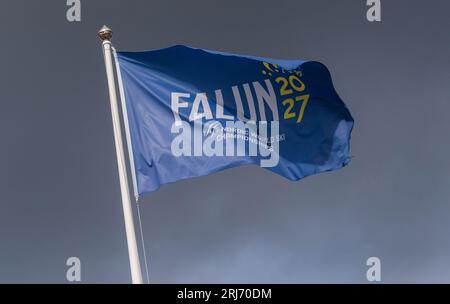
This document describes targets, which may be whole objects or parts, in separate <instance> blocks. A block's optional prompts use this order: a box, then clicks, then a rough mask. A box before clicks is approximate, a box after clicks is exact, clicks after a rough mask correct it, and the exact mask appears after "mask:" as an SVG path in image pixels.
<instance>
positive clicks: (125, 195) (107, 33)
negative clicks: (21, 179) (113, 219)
mask: <svg viewBox="0 0 450 304" xmlns="http://www.w3.org/2000/svg"><path fill="white" fill-rule="evenodd" d="M98 36H99V37H100V39H101V40H102V41H103V42H102V46H103V55H104V58H105V66H106V76H107V78H108V89H109V99H110V102H111V114H112V122H113V129H114V143H115V146H116V156H117V166H118V169H119V181H120V192H121V196H122V206H123V216H124V219H125V231H126V235H127V245H128V255H129V259H130V269H131V279H132V282H133V284H142V283H143V281H142V273H141V265H140V262H139V252H138V247H137V242H136V232H135V230H134V222H133V211H132V207H131V200H130V189H129V188H128V177H127V167H126V164H125V153H124V150H123V141H122V133H121V126H120V118H119V110H118V103H117V95H116V84H115V80H114V70H113V61H112V50H111V49H112V45H111V38H112V31H111V29H110V28H108V27H107V26H103V27H102V28H101V29H100V31H99V32H98Z"/></svg>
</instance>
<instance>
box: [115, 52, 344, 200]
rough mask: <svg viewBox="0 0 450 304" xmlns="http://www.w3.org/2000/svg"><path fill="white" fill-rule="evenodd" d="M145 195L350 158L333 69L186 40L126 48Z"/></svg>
mask: <svg viewBox="0 0 450 304" xmlns="http://www.w3.org/2000/svg"><path fill="white" fill-rule="evenodd" d="M117 59H118V63H119V67H118V68H119V72H120V74H121V78H122V79H119V81H122V83H121V84H122V86H123V88H122V89H123V93H124V94H123V95H124V97H125V105H126V106H125V109H124V110H125V118H126V124H127V127H128V135H129V137H130V138H129V139H130V145H129V146H130V148H131V150H132V158H133V163H134V164H133V165H134V168H133V169H134V170H133V171H134V172H135V179H136V182H137V183H136V184H137V185H136V188H137V189H136V191H137V194H142V193H145V192H150V191H154V190H156V189H157V188H158V187H159V186H160V185H162V184H166V183H170V182H174V181H177V180H180V179H185V178H190V177H196V176H203V175H207V174H210V173H213V172H217V171H220V170H224V169H227V168H231V167H236V166H240V165H244V164H255V165H258V166H261V167H263V168H265V169H268V170H270V171H272V172H275V173H277V174H280V175H282V176H284V177H286V178H288V179H290V180H299V179H301V178H303V177H305V176H308V175H312V174H315V173H319V172H323V171H330V170H335V169H338V168H341V167H343V166H345V165H346V164H347V163H348V162H349V140H350V133H351V130H352V127H353V119H352V116H351V115H350V112H349V111H348V109H347V108H346V106H345V104H344V103H343V102H342V100H341V99H340V98H339V96H338V95H337V93H336V91H335V90H334V88H333V84H332V80H331V77H330V74H329V72H328V70H327V68H326V67H325V66H324V65H323V64H321V63H319V62H314V61H303V60H274V59H267V58H259V57H251V56H244V55H236V54H227V53H222V52H214V51H208V50H202V49H195V48H191V47H186V46H181V45H179V46H174V47H169V48H166V49H161V50H154V51H145V52H118V53H117Z"/></svg>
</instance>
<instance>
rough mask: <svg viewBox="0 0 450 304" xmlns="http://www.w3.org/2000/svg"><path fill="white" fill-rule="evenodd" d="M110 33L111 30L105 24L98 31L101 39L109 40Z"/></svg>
mask: <svg viewBox="0 0 450 304" xmlns="http://www.w3.org/2000/svg"><path fill="white" fill-rule="evenodd" d="M112 34H113V32H112V30H111V29H110V28H109V27H107V26H106V25H104V26H102V28H101V29H100V30H99V31H98V36H99V37H100V39H101V40H102V41H105V40H111V38H112Z"/></svg>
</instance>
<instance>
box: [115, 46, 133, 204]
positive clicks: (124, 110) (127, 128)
mask: <svg viewBox="0 0 450 304" xmlns="http://www.w3.org/2000/svg"><path fill="white" fill-rule="evenodd" d="M112 49H113V54H114V61H115V64H116V73H117V82H118V83H119V94H120V102H121V105H122V115H123V120H124V125H125V137H126V138H127V148H128V149H127V150H128V158H129V160H130V167H131V168H130V169H131V179H132V181H133V192H134V197H135V199H136V202H137V201H138V200H139V193H138V190H137V181H136V168H135V163H134V156H133V145H132V144H131V136H130V126H129V124H128V111H127V105H126V103H125V92H124V90H123V82H122V73H121V72H120V64H119V60H118V59H117V52H116V49H115V48H112Z"/></svg>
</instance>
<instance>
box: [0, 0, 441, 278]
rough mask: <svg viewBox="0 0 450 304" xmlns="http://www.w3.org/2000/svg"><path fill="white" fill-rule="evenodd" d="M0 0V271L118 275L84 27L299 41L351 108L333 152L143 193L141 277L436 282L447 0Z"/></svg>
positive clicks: (109, 181) (273, 45)
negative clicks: (74, 9)
mask: <svg viewBox="0 0 450 304" xmlns="http://www.w3.org/2000/svg"><path fill="white" fill-rule="evenodd" d="M365 2H366V1H365V0H341V1H331V0H327V1H326V0H295V1H293V0H291V1H262V0H259V1H237V0H227V1H222V0H220V1H211V0H209V1H206V0H205V1H195V0H194V1H173V0H164V1H138V0H128V1H112V0H82V1H81V3H82V21H81V22H75V23H69V22H67V20H66V10H67V6H66V4H65V3H66V1H65V0H59V1H57V0H52V1H13V0H4V1H2V7H1V9H0V37H1V40H2V42H3V43H2V46H1V48H0V66H1V69H0V81H1V84H2V85H1V91H0V102H1V106H2V107H1V111H0V140H1V145H0V147H1V149H0V164H1V166H0V282H2V283H5V282H36V283H37V282H39V283H44V282H61V283H64V282H66V278H65V274H66V269H67V267H66V266H65V262H66V259H67V258H68V257H70V256H76V257H79V258H80V259H81V263H82V274H81V276H82V281H83V282H85V283H99V282H110V283H121V282H129V281H130V273H129V264H128V254H127V248H126V239H125V231H124V224H123V215H122V209H121V208H122V207H121V201H120V192H119V184H118V176H117V166H116V160H115V151H114V142H113V134H112V126H111V114H110V108H109V99H108V95H107V85H106V76H105V68H104V64H103V58H102V52H101V46H100V41H99V40H98V38H97V37H96V33H97V30H98V29H99V28H100V26H101V25H103V24H104V23H105V24H108V25H109V26H110V27H111V28H112V29H113V31H114V38H113V43H114V45H115V47H116V48H117V49H118V50H143V49H154V48H162V47H167V46H170V45H173V44H187V45H191V46H195V47H201V48H207V49H215V50H221V51H225V52H235V53H242V54H250V55H256V56H265V57H274V58H285V59H312V60H319V61H321V62H323V63H325V64H326V65H327V66H328V68H329V69H330V71H331V73H332V75H333V80H334V84H335V87H336V89H337V91H338V92H339V94H340V96H341V97H342V99H343V100H344V101H345V102H346V104H347V106H348V108H349V109H350V111H351V113H352V115H353V117H354V118H355V129H354V131H353V136H352V141H351V144H352V150H351V154H352V155H353V156H354V158H353V160H352V162H351V163H350V165H349V166H348V167H346V168H344V169H342V170H339V171H336V172H331V173H324V174H319V175H316V176H312V177H309V178H306V179H304V180H301V181H299V182H290V181H287V180H286V179H284V178H282V177H280V176H277V175H275V174H273V173H270V172H269V171H266V170H262V169H261V168H259V167H241V168H236V169H231V170H227V171H223V172H221V173H217V174H213V175H210V176H207V177H201V178H195V179H191V180H186V181H181V182H178V183H175V184H170V185H166V186H163V187H162V188H161V189H160V190H158V191H157V192H154V193H151V194H149V195H147V196H145V197H144V198H143V200H142V206H141V208H142V209H141V211H142V217H143V228H144V234H145V241H146V245H147V249H148V255H149V256H148V258H149V267H150V278H151V281H152V282H168V283H171V282H177V283H222V282H224V283H271V282H273V283H303V282H319V283H320V282H342V283H349V282H366V278H365V276H366V270H367V267H366V265H365V263H366V260H367V258H368V257H371V256H377V257H379V258H380V259H381V262H382V280H383V282H447V283H449V282H450V237H449V236H448V231H449V230H450V204H449V197H450V188H449V187H448V184H449V183H448V182H449V173H450V161H449V158H448V155H450V143H449V131H450V120H449V119H448V115H449V113H450V90H449V88H450V85H449V82H450V56H449V54H450V41H449V39H450V38H449V35H448V29H449V28H450V19H449V18H448V12H449V10H450V3H449V2H448V1H444V0H433V1H406V0H397V1H386V0H382V22H381V23H369V22H368V21H367V20H366V17H365V15H366V10H367V7H366V5H365Z"/></svg>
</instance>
